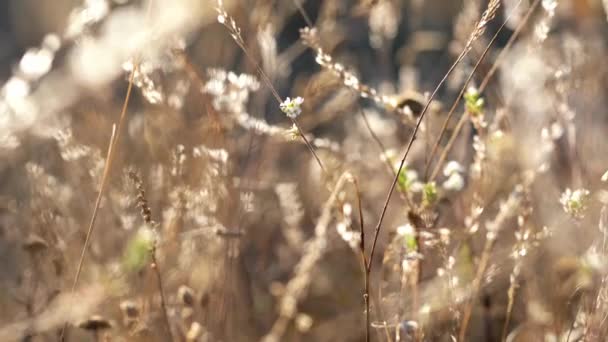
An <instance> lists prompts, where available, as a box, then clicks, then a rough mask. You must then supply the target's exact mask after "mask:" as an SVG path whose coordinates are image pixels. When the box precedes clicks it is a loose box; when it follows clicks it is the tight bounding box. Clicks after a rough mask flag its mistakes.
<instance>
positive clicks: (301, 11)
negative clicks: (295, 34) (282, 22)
mask: <svg viewBox="0 0 608 342" xmlns="http://www.w3.org/2000/svg"><path fill="white" fill-rule="evenodd" d="M293 3H294V4H295V5H296V7H297V8H298V11H299V12H300V14H302V18H304V21H305V22H306V25H308V27H310V28H312V27H313V26H314V24H313V23H312V20H310V17H309V16H308V14H307V13H306V11H305V10H304V7H302V4H301V3H300V0H293Z"/></svg>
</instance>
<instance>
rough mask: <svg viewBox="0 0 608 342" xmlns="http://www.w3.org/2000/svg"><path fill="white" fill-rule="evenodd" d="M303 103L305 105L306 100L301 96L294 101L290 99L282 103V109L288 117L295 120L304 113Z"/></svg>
mask: <svg viewBox="0 0 608 342" xmlns="http://www.w3.org/2000/svg"><path fill="white" fill-rule="evenodd" d="M302 103H304V99H303V98H301V97H299V96H298V97H296V98H295V99H293V100H292V99H291V98H289V97H288V98H287V99H286V100H285V101H283V102H282V103H281V105H280V107H281V110H282V111H283V113H285V115H287V117H289V118H290V119H295V118H297V117H298V116H299V115H300V114H301V113H302Z"/></svg>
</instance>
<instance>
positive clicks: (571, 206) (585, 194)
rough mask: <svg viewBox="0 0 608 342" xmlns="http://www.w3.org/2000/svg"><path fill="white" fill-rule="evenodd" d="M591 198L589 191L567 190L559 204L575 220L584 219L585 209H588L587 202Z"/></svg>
mask: <svg viewBox="0 0 608 342" xmlns="http://www.w3.org/2000/svg"><path fill="white" fill-rule="evenodd" d="M588 198H589V190H587V189H577V190H574V191H572V190H570V189H569V188H567V189H566V191H564V192H563V193H562V196H561V197H560V199H559V202H560V203H561V204H562V206H563V207H564V211H565V212H566V213H567V214H570V215H571V216H572V217H574V218H582V217H583V216H584V212H585V209H587V200H588Z"/></svg>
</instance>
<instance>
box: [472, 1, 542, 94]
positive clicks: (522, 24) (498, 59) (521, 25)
mask: <svg viewBox="0 0 608 342" xmlns="http://www.w3.org/2000/svg"><path fill="white" fill-rule="evenodd" d="M539 4H540V0H535V1H534V3H533V4H532V5H531V6H530V8H529V9H528V12H527V13H526V15H525V16H524V17H523V18H522V20H521V21H520V23H519V25H518V26H517V28H515V31H513V34H512V35H511V37H509V40H508V41H507V44H505V47H504V48H503V49H502V50H501V51H500V53H499V54H498V56H497V57H496V60H495V61H494V64H493V65H492V67H491V68H490V70H489V71H488V73H487V74H486V76H485V77H484V78H483V80H482V81H481V84H480V85H479V91H480V92H483V91H484V90H485V89H486V87H487V85H488V83H489V82H490V79H491V78H492V76H494V73H495V72H496V70H498V66H499V65H500V62H502V60H503V58H504V57H505V55H506V53H507V51H509V49H510V48H511V46H513V43H515V40H516V39H517V37H519V35H520V34H521V31H522V30H523V28H524V27H525V26H526V23H527V22H528V21H529V20H530V17H531V16H532V13H534V10H535V9H536V8H537V7H538V5H539Z"/></svg>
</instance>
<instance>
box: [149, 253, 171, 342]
mask: <svg viewBox="0 0 608 342" xmlns="http://www.w3.org/2000/svg"><path fill="white" fill-rule="evenodd" d="M150 257H151V258H152V263H151V264H150V267H151V268H152V270H153V273H154V275H155V278H156V285H157V286H158V293H159V295H160V307H161V311H162V313H163V320H164V321H165V325H166V329H167V333H168V334H169V338H170V340H171V341H175V339H174V338H173V331H172V330H171V322H170V321H169V314H168V313H167V300H166V299H165V292H164V290H163V279H162V277H161V274H160V268H159V266H158V261H157V260H156V241H155V242H154V246H153V247H152V251H150Z"/></svg>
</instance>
